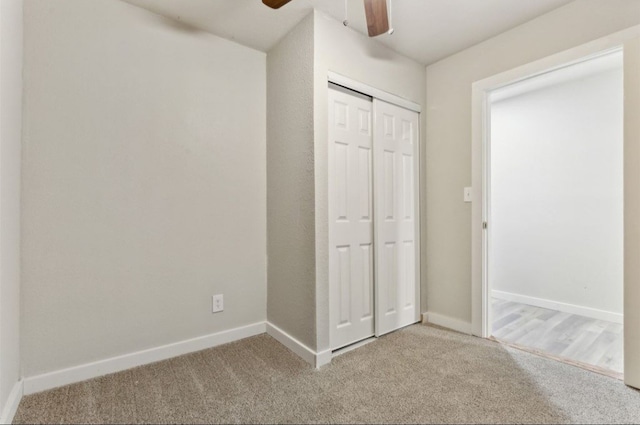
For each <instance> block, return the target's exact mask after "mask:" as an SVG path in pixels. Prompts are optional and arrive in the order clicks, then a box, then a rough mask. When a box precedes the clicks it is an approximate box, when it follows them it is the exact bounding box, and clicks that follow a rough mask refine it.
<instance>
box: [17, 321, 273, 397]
mask: <svg viewBox="0 0 640 425" xmlns="http://www.w3.org/2000/svg"><path fill="white" fill-rule="evenodd" d="M265 330H266V326H265V322H258V323H254V324H251V325H247V326H242V327H239V328H235V329H229V330H227V331H222V332H217V333H214V334H210V335H205V336H201V337H198V338H193V339H188V340H185V341H180V342H176V343H173V344H167V345H163V346H160V347H155V348H150V349H147V350H142V351H138V352H135V353H130V354H125V355H122V356H117V357H111V358H109V359H104V360H99V361H96V362H92V363H86V364H83V365H80V366H74V367H70V368H67V369H62V370H57V371H54V372H49V373H45V374H42V375H37V376H31V377H28V378H25V379H24V394H25V395H29V394H33V393H37V392H40V391H45V390H49V389H52V388H56V387H60V386H63V385H68V384H73V383H75V382H80V381H85V380H87V379H91V378H96V377H98V376H103V375H107V374H110V373H115V372H120V371H122V370H126V369H130V368H132V367H137V366H142V365H146V364H149V363H154V362H158V361H161V360H166V359H169V358H172V357H176V356H181V355H183V354H188V353H192V352H195V351H201V350H205V349H207V348H212V347H215V346H218V345H222V344H227V343H229V342H233V341H237V340H239V339H243V338H248V337H250V336H255V335H260V334H263V333H264V332H265Z"/></svg>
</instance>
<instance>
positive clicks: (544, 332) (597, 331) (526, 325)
mask: <svg viewBox="0 0 640 425" xmlns="http://www.w3.org/2000/svg"><path fill="white" fill-rule="evenodd" d="M491 305H492V309H493V311H492V312H493V326H492V330H493V337H494V338H496V339H498V340H500V341H505V342H508V343H512V344H516V345H519V346H524V347H530V348H533V349H536V350H540V351H543V352H545V353H548V354H551V355H552V356H556V357H561V358H565V359H568V360H573V361H576V362H580V363H586V364H588V365H593V366H596V367H598V368H603V369H607V370H611V371H613V372H616V373H622V372H623V351H622V348H623V345H622V344H623V335H622V325H621V324H619V323H613V322H607V321H604V320H596V319H591V318H588V317H584V316H578V315H576V314H569V313H562V312H560V311H554V310H548V309H546V308H540V307H533V306H530V305H526V304H519V303H516V302H511V301H504V300H499V299H496V298H493V299H492V301H491Z"/></svg>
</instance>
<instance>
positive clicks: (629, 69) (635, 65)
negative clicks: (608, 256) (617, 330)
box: [624, 38, 640, 388]
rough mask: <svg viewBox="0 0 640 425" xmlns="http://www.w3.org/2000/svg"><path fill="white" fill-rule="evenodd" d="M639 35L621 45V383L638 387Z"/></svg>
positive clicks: (639, 299) (639, 293)
mask: <svg viewBox="0 0 640 425" xmlns="http://www.w3.org/2000/svg"><path fill="white" fill-rule="evenodd" d="M638 117H640V38H635V39H633V40H632V41H629V42H627V43H625V44H624V382H625V384H627V385H630V386H632V387H636V388H640V194H639V193H640V121H639V120H638Z"/></svg>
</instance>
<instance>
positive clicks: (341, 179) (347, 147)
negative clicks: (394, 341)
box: [329, 88, 374, 349]
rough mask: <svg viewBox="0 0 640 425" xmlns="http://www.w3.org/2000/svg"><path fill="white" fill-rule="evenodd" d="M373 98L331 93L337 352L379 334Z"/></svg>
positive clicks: (332, 255)
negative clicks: (376, 331)
mask: <svg viewBox="0 0 640 425" xmlns="http://www.w3.org/2000/svg"><path fill="white" fill-rule="evenodd" d="M372 138H373V128H372V103H371V99H369V98H366V97H364V96H360V95H358V94H355V93H354V94H349V92H348V91H346V89H340V88H330V89H329V249H330V250H329V296H330V303H331V306H330V316H331V318H330V322H331V334H330V338H331V348H332V349H337V348H340V347H343V346H345V345H349V344H352V343H354V342H357V341H360V340H362V339H365V338H368V337H370V336H373V334H374V321H373V314H374V301H373V290H374V289H373V285H374V280H373V273H374V269H373V260H374V248H373V192H372V191H373V182H372Z"/></svg>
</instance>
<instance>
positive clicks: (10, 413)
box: [0, 381, 24, 424]
mask: <svg viewBox="0 0 640 425" xmlns="http://www.w3.org/2000/svg"><path fill="white" fill-rule="evenodd" d="M23 389H24V386H23V382H22V381H18V382H16V383H15V385H14V386H13V388H12V389H11V392H10V393H9V397H8V398H7V402H6V404H5V405H4V407H3V408H0V412H1V413H0V424H10V423H11V422H13V417H14V416H15V415H16V412H17V411H18V406H19V405H20V400H22V394H23Z"/></svg>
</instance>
